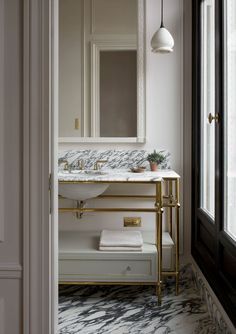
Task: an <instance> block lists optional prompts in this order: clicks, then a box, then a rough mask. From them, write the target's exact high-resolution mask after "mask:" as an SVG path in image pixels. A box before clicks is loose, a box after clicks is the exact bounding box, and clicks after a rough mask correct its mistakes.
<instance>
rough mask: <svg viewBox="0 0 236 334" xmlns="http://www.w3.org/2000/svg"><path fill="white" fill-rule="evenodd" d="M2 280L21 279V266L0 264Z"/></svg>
mask: <svg viewBox="0 0 236 334" xmlns="http://www.w3.org/2000/svg"><path fill="white" fill-rule="evenodd" d="M2 278H4V279H6V278H9V279H14V278H15V279H21V278H22V266H21V265H20V264H17V263H0V279H2ZM0 333H1V332H0Z"/></svg>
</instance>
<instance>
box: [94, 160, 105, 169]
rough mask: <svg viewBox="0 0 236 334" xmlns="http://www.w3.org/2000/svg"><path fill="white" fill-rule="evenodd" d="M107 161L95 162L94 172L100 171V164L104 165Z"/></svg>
mask: <svg viewBox="0 0 236 334" xmlns="http://www.w3.org/2000/svg"><path fill="white" fill-rule="evenodd" d="M107 161H108V160H97V161H96V162H95V164H94V170H99V169H101V166H100V164H105V163H106V162H107Z"/></svg>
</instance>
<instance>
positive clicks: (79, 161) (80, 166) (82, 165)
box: [77, 159, 85, 170]
mask: <svg viewBox="0 0 236 334" xmlns="http://www.w3.org/2000/svg"><path fill="white" fill-rule="evenodd" d="M84 165H85V163H84V159H79V160H78V162H77V166H78V167H79V169H80V170H83V169H84Z"/></svg>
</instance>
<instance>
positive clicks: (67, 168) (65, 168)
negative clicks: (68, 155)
mask: <svg viewBox="0 0 236 334" xmlns="http://www.w3.org/2000/svg"><path fill="white" fill-rule="evenodd" d="M61 164H64V168H63V169H64V170H69V162H68V161H67V160H66V159H62V160H60V161H59V165H61Z"/></svg>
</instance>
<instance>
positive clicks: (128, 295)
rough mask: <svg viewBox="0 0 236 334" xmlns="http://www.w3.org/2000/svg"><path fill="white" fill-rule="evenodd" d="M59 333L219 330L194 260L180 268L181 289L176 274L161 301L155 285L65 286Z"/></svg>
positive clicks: (204, 333) (153, 333)
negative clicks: (203, 295) (196, 275)
mask: <svg viewBox="0 0 236 334" xmlns="http://www.w3.org/2000/svg"><path fill="white" fill-rule="evenodd" d="M59 290H60V297H59V333H60V334H75V333H81V334H102V333H104V334H109V333H111V334H126V333H127V334H128V333H130V334H167V333H177V334H194V333H195V334H207V333H208V334H211V333H212V334H213V333H214V334H216V333H222V334H223V332H221V331H219V328H217V327H216V325H214V323H213V322H212V320H211V318H210V316H209V314H208V312H207V307H206V304H204V301H203V299H202V298H201V296H200V293H199V290H198V289H197V286H196V284H195V281H194V276H193V272H192V269H191V266H190V265H188V266H185V267H184V268H183V269H182V270H181V276H180V294H179V295H178V296H175V284H174V280H173V279H169V280H168V281H166V284H165V287H164V288H163V301H162V305H161V306H158V304H157V298H156V295H155V289H154V287H152V286H83V287H80V286H68V285H65V286H60V289H59Z"/></svg>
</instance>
